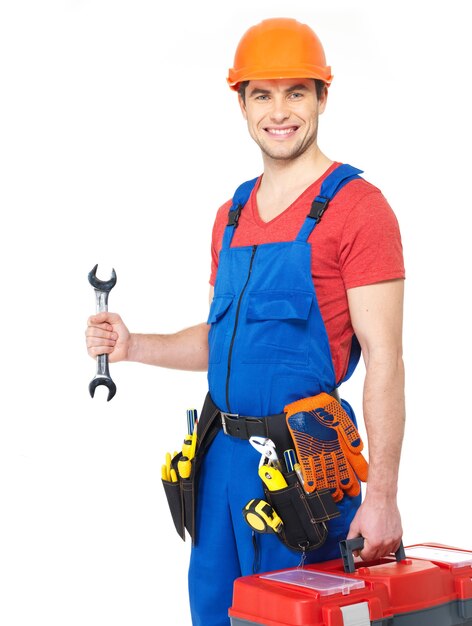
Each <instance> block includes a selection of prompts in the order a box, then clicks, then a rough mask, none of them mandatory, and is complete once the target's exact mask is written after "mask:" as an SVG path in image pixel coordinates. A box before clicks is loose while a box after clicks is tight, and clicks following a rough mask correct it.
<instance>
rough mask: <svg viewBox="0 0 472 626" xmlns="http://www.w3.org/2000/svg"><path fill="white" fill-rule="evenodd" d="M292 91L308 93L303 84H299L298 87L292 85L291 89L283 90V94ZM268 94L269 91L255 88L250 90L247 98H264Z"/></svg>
mask: <svg viewBox="0 0 472 626" xmlns="http://www.w3.org/2000/svg"><path fill="white" fill-rule="evenodd" d="M293 91H308V88H307V86H306V85H304V84H303V83H300V84H298V85H292V87H289V88H288V89H286V90H285V93H292V92H293ZM268 94H270V90H269V89H261V88H259V87H255V88H254V89H252V90H251V92H250V94H249V96H250V97H252V96H260V95H263V96H266V95H268Z"/></svg>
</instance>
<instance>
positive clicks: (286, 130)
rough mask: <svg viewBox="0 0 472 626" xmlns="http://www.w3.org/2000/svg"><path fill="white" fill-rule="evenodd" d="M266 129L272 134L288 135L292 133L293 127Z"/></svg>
mask: <svg viewBox="0 0 472 626" xmlns="http://www.w3.org/2000/svg"><path fill="white" fill-rule="evenodd" d="M267 130H268V131H269V133H272V134H274V135H288V134H289V133H292V132H293V131H294V130H295V129H294V128H268V129H267Z"/></svg>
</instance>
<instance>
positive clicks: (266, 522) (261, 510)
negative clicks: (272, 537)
mask: <svg viewBox="0 0 472 626" xmlns="http://www.w3.org/2000/svg"><path fill="white" fill-rule="evenodd" d="M243 515H244V519H245V520H246V522H247V523H248V524H249V526H250V527H251V528H252V529H253V530H255V531H257V532H258V533H279V532H280V531H281V530H282V527H283V522H282V520H281V519H280V517H279V516H278V515H277V513H276V512H275V511H274V509H273V508H272V507H271V506H270V504H269V503H268V502H265V501H264V500H259V499H258V498H256V499H254V500H250V501H249V502H248V503H247V504H246V506H245V507H244V509H243Z"/></svg>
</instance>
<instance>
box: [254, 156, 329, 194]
mask: <svg viewBox="0 0 472 626" xmlns="http://www.w3.org/2000/svg"><path fill="white" fill-rule="evenodd" d="M307 152H308V151H307ZM263 162H264V175H263V177H262V181H261V187H260V190H261V191H262V193H264V192H269V191H270V192H271V193H272V194H275V195H281V194H283V193H284V192H287V191H289V190H291V189H306V188H307V187H308V186H309V185H311V183H313V182H314V181H315V180H316V179H317V178H319V177H320V176H321V175H322V174H324V172H326V170H327V169H328V168H329V167H330V166H331V165H332V163H333V161H331V159H329V158H328V157H327V156H326V155H325V154H323V153H322V152H321V150H320V149H319V148H318V146H316V148H315V149H314V150H312V151H309V152H308V153H305V154H303V155H300V156H299V157H298V158H296V159H293V160H280V159H272V158H271V157H269V156H267V155H266V154H263Z"/></svg>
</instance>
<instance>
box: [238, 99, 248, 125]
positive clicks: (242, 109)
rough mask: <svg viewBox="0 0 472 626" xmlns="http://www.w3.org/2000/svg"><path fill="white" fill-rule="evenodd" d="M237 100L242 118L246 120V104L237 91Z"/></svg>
mask: <svg viewBox="0 0 472 626" xmlns="http://www.w3.org/2000/svg"><path fill="white" fill-rule="evenodd" d="M238 102H239V107H240V109H241V113H242V114H243V117H244V119H245V120H246V121H247V112H246V105H245V104H244V100H243V99H242V98H241V96H240V94H239V93H238Z"/></svg>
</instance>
